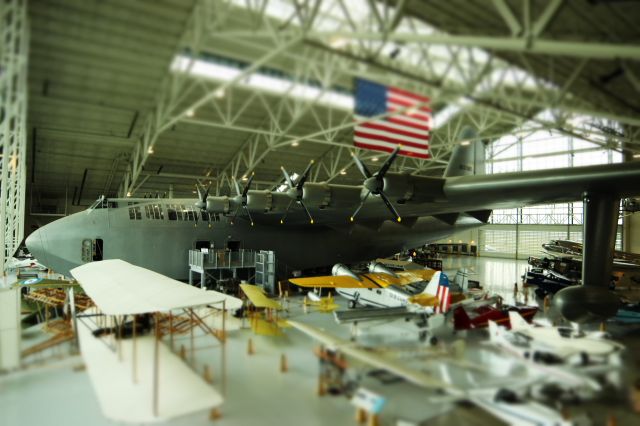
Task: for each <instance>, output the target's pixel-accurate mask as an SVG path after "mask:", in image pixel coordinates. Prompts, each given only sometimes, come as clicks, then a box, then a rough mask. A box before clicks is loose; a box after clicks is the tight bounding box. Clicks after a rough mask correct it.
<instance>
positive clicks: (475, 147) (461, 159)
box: [444, 127, 485, 177]
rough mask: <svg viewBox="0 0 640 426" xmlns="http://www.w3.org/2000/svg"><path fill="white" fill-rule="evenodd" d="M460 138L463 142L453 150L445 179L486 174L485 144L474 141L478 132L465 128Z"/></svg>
mask: <svg viewBox="0 0 640 426" xmlns="http://www.w3.org/2000/svg"><path fill="white" fill-rule="evenodd" d="M460 136H461V140H462V142H460V144H458V145H457V146H456V147H455V148H454V149H453V152H452V153H451V158H450V159H449V164H448V165H447V169H446V170H445V172H444V177H455V176H469V175H483V174H485V171H484V162H485V152H484V142H483V141H481V140H477V141H474V140H472V139H474V138H475V137H476V132H475V130H473V129H471V128H470V127H465V128H464V129H463V130H462V132H460Z"/></svg>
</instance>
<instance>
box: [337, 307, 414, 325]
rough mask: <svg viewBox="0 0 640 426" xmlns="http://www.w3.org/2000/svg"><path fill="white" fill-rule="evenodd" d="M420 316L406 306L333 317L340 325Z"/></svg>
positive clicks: (342, 313) (372, 309)
mask: <svg viewBox="0 0 640 426" xmlns="http://www.w3.org/2000/svg"><path fill="white" fill-rule="evenodd" d="M419 315H420V314H418V313H415V312H411V311H409V310H408V309H407V307H406V306H401V307H395V308H360V309H349V310H346V311H335V312H334V313H333V316H334V317H335V319H336V322H337V323H338V324H346V323H351V322H360V321H392V320H396V319H399V318H415V317H418V316H419Z"/></svg>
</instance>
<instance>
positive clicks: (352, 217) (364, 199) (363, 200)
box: [350, 191, 371, 222]
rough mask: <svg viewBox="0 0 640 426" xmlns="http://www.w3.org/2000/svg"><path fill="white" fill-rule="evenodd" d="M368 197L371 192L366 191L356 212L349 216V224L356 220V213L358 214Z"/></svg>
mask: <svg viewBox="0 0 640 426" xmlns="http://www.w3.org/2000/svg"><path fill="white" fill-rule="evenodd" d="M369 195H371V191H368V192H367V195H365V196H364V198H363V199H362V201H360V205H359V206H358V208H357V209H356V211H355V212H353V214H352V215H351V218H350V219H351V222H353V221H354V220H356V216H358V213H360V209H361V208H362V206H364V202H365V201H367V198H369Z"/></svg>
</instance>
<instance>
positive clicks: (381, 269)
mask: <svg viewBox="0 0 640 426" xmlns="http://www.w3.org/2000/svg"><path fill="white" fill-rule="evenodd" d="M369 272H370V273H372V274H376V273H377V274H385V275H389V276H392V277H394V278H398V276H397V275H396V273H395V272H393V271H392V270H391V269H389V268H387V267H386V266H384V265H383V264H382V263H378V262H371V263H369Z"/></svg>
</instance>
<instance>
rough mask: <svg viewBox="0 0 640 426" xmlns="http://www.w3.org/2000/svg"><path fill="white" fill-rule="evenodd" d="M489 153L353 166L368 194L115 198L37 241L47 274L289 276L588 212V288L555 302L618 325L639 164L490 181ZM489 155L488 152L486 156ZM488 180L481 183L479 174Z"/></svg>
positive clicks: (45, 230) (315, 188)
mask: <svg viewBox="0 0 640 426" xmlns="http://www.w3.org/2000/svg"><path fill="white" fill-rule="evenodd" d="M478 147H479V144H470V145H468V146H458V149H456V150H455V151H454V153H453V155H452V159H451V162H450V163H449V165H448V167H447V169H446V171H445V174H444V176H443V177H427V176H414V175H409V174H402V173H393V172H391V171H390V168H391V166H392V164H393V162H394V161H395V159H396V157H397V155H398V151H399V147H398V148H396V149H395V150H393V152H391V154H390V156H389V157H388V158H387V160H386V161H385V162H384V164H383V165H382V166H381V167H380V169H379V170H377V171H371V170H370V169H369V168H368V167H367V166H366V165H365V164H364V163H363V162H362V161H360V160H359V159H358V158H357V157H355V156H354V158H353V159H354V161H355V163H356V165H357V166H358V169H359V170H360V172H361V173H362V175H363V177H364V181H363V183H362V185H337V184H331V183H326V182H309V180H308V178H309V173H310V170H311V167H312V163H311V164H309V167H307V169H306V170H305V171H304V172H303V173H302V174H301V175H300V177H298V178H296V179H293V178H291V176H289V175H288V174H287V173H286V172H285V173H284V175H285V182H286V184H287V187H288V189H287V190H286V191H282V192H280V191H277V190H252V189H250V187H251V178H250V179H249V180H248V182H246V184H245V185H244V187H243V188H241V187H240V186H239V185H237V195H236V196H210V195H209V189H208V188H203V187H199V188H198V189H199V191H198V193H199V194H198V195H199V197H198V199H197V200H193V199H133V198H125V199H105V198H101V199H99V200H98V201H96V203H94V204H93V205H92V206H91V207H90V208H89V209H87V210H86V211H84V212H79V213H76V214H73V215H70V216H67V217H65V218H62V219H59V220H57V221H55V222H53V223H51V224H48V225H46V226H44V227H42V228H40V229H38V230H37V231H35V232H34V233H32V234H31V235H30V236H29V237H28V238H27V241H26V244H27V247H28V248H29V250H30V251H31V252H32V253H33V254H34V255H35V256H36V257H37V259H38V260H39V261H40V262H42V263H43V264H45V265H47V266H49V267H51V268H53V269H54V270H56V271H58V272H61V273H65V274H68V272H69V271H70V270H71V269H72V268H74V267H77V266H79V265H82V264H84V263H87V262H91V261H96V260H102V259H116V258H117V259H123V260H125V261H127V262H131V263H133V264H135V265H138V266H141V267H144V268H148V269H151V270H153V271H156V272H159V273H162V274H164V275H167V276H169V277H172V278H176V279H185V278H186V275H187V268H186V265H185V263H186V252H187V250H189V249H191V248H193V247H195V246H196V244H197V243H198V242H209V243H210V244H213V245H214V246H215V247H227V246H229V245H230V244H231V243H233V244H235V245H236V246H241V247H243V248H246V249H265V250H273V251H275V252H276V255H277V257H278V263H279V265H281V266H284V265H286V267H287V268H288V269H289V270H291V269H304V268H310V267H315V266H322V265H331V264H334V263H337V262H341V263H350V262H356V261H361V260H366V259H371V258H375V257H378V256H385V255H391V254H393V253H396V252H398V251H400V250H402V249H406V248H411V247H417V246H420V245H422V244H425V243H426V242H429V241H434V240H437V239H441V238H445V237H447V236H449V235H451V234H452V233H454V232H459V231H461V230H465V229H470V228H475V227H479V226H482V225H483V224H485V223H486V222H487V220H488V218H489V216H490V214H491V211H492V209H496V208H514V207H521V206H527V205H535V204H543V203H560V202H570V201H576V200H581V199H582V200H583V202H584V206H585V207H584V212H585V213H584V215H585V217H584V235H585V237H584V240H585V249H584V262H583V273H582V276H583V277H584V280H583V285H582V286H577V287H572V288H567V289H565V290H563V291H561V292H559V293H558V294H557V296H556V298H555V301H556V302H557V304H558V306H559V307H560V309H561V312H562V313H563V315H564V316H565V317H566V318H567V319H570V320H574V321H587V320H595V319H598V318H602V317H607V316H611V315H613V314H614V313H615V311H616V310H617V306H618V305H617V304H618V301H617V299H616V298H615V297H614V296H612V295H611V294H610V293H609V292H608V291H607V287H606V284H607V283H608V280H609V277H610V275H611V274H610V272H611V264H612V253H613V248H614V242H615V229H616V224H617V219H618V209H619V204H620V199H622V198H627V197H632V196H635V195H638V193H639V192H640V164H639V163H638V162H629V163H623V164H614V165H602V166H589V167H576V168H569V169H555V170H541V171H531V172H521V173H504V174H497V175H481V174H480V173H481V172H482V170H481V169H482V168H483V165H482V161H476V158H484V156H483V155H482V156H481V155H476V153H477V152H479V151H481V149H479V148H478ZM480 148H481V147H480ZM476 171H477V172H478V174H476V173H475V172H476Z"/></svg>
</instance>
